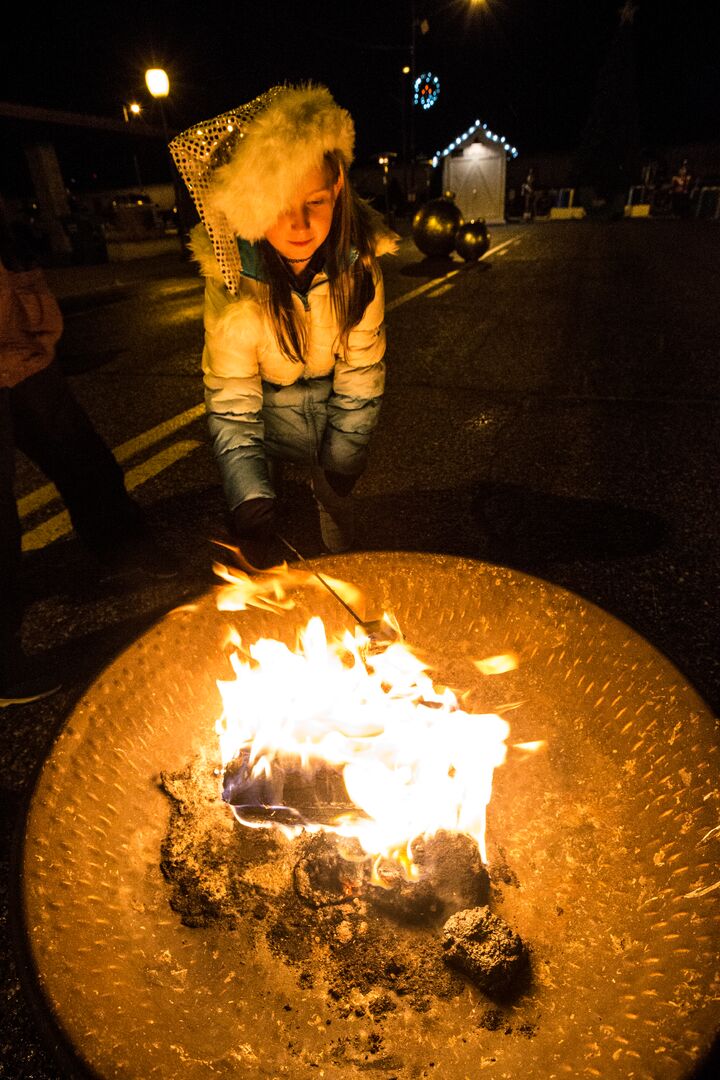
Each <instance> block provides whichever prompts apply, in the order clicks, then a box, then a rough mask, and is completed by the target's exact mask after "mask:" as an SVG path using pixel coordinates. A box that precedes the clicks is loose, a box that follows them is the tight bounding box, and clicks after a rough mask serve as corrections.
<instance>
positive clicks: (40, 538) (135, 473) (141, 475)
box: [22, 439, 203, 551]
mask: <svg viewBox="0 0 720 1080" xmlns="http://www.w3.org/2000/svg"><path fill="white" fill-rule="evenodd" d="M202 445H203V444H202V443H201V442H198V441H197V439H185V440H183V441H181V442H176V443H173V444H172V445H171V446H166V447H165V449H164V450H160V451H159V452H158V453H157V454H154V455H153V456H152V457H150V458H148V459H147V461H144V462H143V463H142V464H141V465H136V466H135V468H134V469H130V470H129V471H128V472H127V473H126V474H125V486H126V487H127V489H128V491H133V490H134V489H135V488H136V487H140V485H141V484H144V483H145V482H146V481H147V480H151V479H152V478H153V476H157V475H158V473H161V472H163V470H164V469H169V468H170V466H171V465H174V464H175V462H176V461H179V460H180V458H183V457H187V455H188V454H191V453H192V452H193V450H197V448H198V446H202ZM101 497H102V494H101V493H100V492H99V493H98V498H101ZM69 532H72V524H71V522H70V515H69V514H68V512H67V510H63V511H61V512H60V513H59V514H55V515H54V516H53V517H51V518H48V520H47V521H44V522H43V524H42V525H38V526H37V528H35V529H30V531H29V532H26V533H24V535H23V538H22V549H23V551H36V550H37V549H38V548H42V547H46V546H47V545H48V544H52V542H53V541H54V540H59V539H60V537H61V536H66V535H67V534H68V533H69Z"/></svg>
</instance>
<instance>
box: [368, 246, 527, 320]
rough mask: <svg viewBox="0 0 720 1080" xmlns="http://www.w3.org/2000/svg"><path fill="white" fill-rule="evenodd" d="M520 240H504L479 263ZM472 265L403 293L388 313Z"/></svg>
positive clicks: (459, 267) (394, 301) (482, 257)
mask: <svg viewBox="0 0 720 1080" xmlns="http://www.w3.org/2000/svg"><path fill="white" fill-rule="evenodd" d="M520 239H521V238H520V237H519V236H512V237H511V238H510V239H509V240H503V242H502V244H496V245H495V247H492V248H490V250H489V251H486V252H485V254H484V255H482V256H481V257H480V259H479V260H478V261H479V262H482V261H483V260H485V259H489V258H490V256H491V255H497V254H498V252H500V251H505V249H506V248H508V247H510V245H511V244H519V243H520ZM470 265H471V264H468V263H466V264H465V265H464V266H458V267H457V269H456V270H451V271H450V273H448V274H443V276H442V277H438V278H433V280H432V281H426V282H425V284H424V285H418V287H417V289H411V290H410V292H406V293H403V295H402V296H397V297H396V298H395V299H394V300H391V301H390V303H389V304H386V305H385V311H386V313H387V312H389V311H394V310H395V309H396V308H399V307H400V305H401V304H406V303H407V302H408V300H414V299H415V297H416V296H422V294H423V293H426V292H429V291H430V290H431V289H434V288H436V287H437V286H438V285H440V284H441V283H442V282H445V281H449V280H450V278H454V277H455V275H456V274H461V273H462V272H463V271H464V270H467V269H469V266H470Z"/></svg>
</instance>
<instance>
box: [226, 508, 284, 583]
mask: <svg viewBox="0 0 720 1080" xmlns="http://www.w3.org/2000/svg"><path fill="white" fill-rule="evenodd" d="M231 517H232V529H233V536H234V539H235V542H236V543H237V546H238V548H239V549H240V554H241V555H242V557H243V558H244V559H245V560H246V561H247V562H248V563H249V564H250V566H252V567H254V568H255V569H256V570H264V569H266V568H267V567H268V566H271V565H272V564H273V558H272V548H273V545H274V540H275V537H276V532H275V500H274V499H265V498H259V499H248V500H247V502H244V503H240V505H239V506H236V507H235V509H234V510H233V511H231Z"/></svg>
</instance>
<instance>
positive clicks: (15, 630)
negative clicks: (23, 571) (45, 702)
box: [0, 387, 59, 708]
mask: <svg viewBox="0 0 720 1080" xmlns="http://www.w3.org/2000/svg"><path fill="white" fill-rule="evenodd" d="M14 478H15V445H14V441H13V437H12V421H11V416H10V391H9V390H8V389H7V388H6V387H2V388H0V708H3V707H4V706H6V705H22V704H24V703H27V702H31V701H37V700H38V699H39V698H43V697H47V696H48V694H52V693H54V692H55V691H56V690H58V689H59V684H58V682H57V680H56V679H55V678H54V677H53V674H52V673H51V672H48V671H46V670H42V669H40V668H38V669H36V670H33V666H32V664H31V663H30V661H29V660H28V658H27V657H26V655H25V653H24V651H23V647H22V639H21V635H20V632H21V627H22V616H23V598H22V588H21V584H20V566H21V558H22V552H21V530H20V520H19V518H18V512H17V503H16V502H15V493H14V490H13V484H14Z"/></svg>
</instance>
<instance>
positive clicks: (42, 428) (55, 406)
mask: <svg viewBox="0 0 720 1080" xmlns="http://www.w3.org/2000/svg"><path fill="white" fill-rule="evenodd" d="M10 407H11V412H12V419H13V425H14V432H15V442H16V445H17V446H18V447H19V449H21V450H22V451H23V453H25V454H27V456H28V457H29V458H30V459H31V461H33V462H34V463H35V464H36V465H37V466H38V468H40V469H42V471H43V472H44V473H45V475H46V476H47V477H48V478H49V479H50V480H52V481H53V483H54V484H55V486H56V487H57V489H58V491H59V492H60V496H61V498H62V500H63V502H64V503H65V505H66V507H67V509H68V512H69V514H70V519H71V521H72V523H73V527H74V529H75V531H76V532H77V534H78V536H79V537H80V539H81V540H82V541H83V543H84V544H85V545H86V547H87V548H88V549H89V550H90V551H91V552H92V553H93V554H94V555H95V556H96V557H97V558H98V559H99V560H100V561H101V562H103V563H105V564H106V565H108V566H111V567H116V568H117V569H118V570H120V571H124V570H126V569H133V568H135V565H134V564H136V565H137V568H140V569H146V570H148V571H149V572H151V573H153V574H154V575H156V576H163V577H165V576H173V575H174V573H175V572H176V571H175V568H174V567H172V566H171V564H170V560H169V559H168V558H167V557H166V556H163V555H162V553H160V552H159V551H158V550H157V549H156V548H155V547H154V544H153V541H152V539H151V537H150V535H149V533H148V530H147V526H146V524H145V519H144V515H143V513H142V510H141V509H140V506H139V505H138V504H137V503H136V502H135V500H134V499H132V498H131V497H130V495H129V494H128V492H127V490H126V487H125V477H124V474H123V470H122V469H121V467H120V465H119V464H118V463H117V461H116V460H115V458H114V456H113V454H112V452H111V451H110V449H109V448H108V446H107V445H106V444H105V442H104V441H103V439H102V438H101V437H100V435H99V434H98V432H97V431H96V430H95V428H94V426H93V424H92V422H91V421H90V418H89V417H88V415H87V413H86V412H85V410H84V409H83V408H82V406H81V405H80V403H79V402H78V400H77V399H76V397H75V395H74V394H73V392H72V389H71V387H70V385H69V383H68V381H67V380H66V378H65V377H64V375H63V374H62V372H61V371H60V370H59V368H58V366H57V364H55V363H53V364H51V365H50V366H49V367H48V368H46V369H45V370H44V371H40V372H38V373H37V374H36V375H33V376H31V377H30V378H29V379H26V380H25V381H24V382H22V383H20V384H19V385H18V386H16V387H13V389H12V391H11V399H10Z"/></svg>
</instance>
